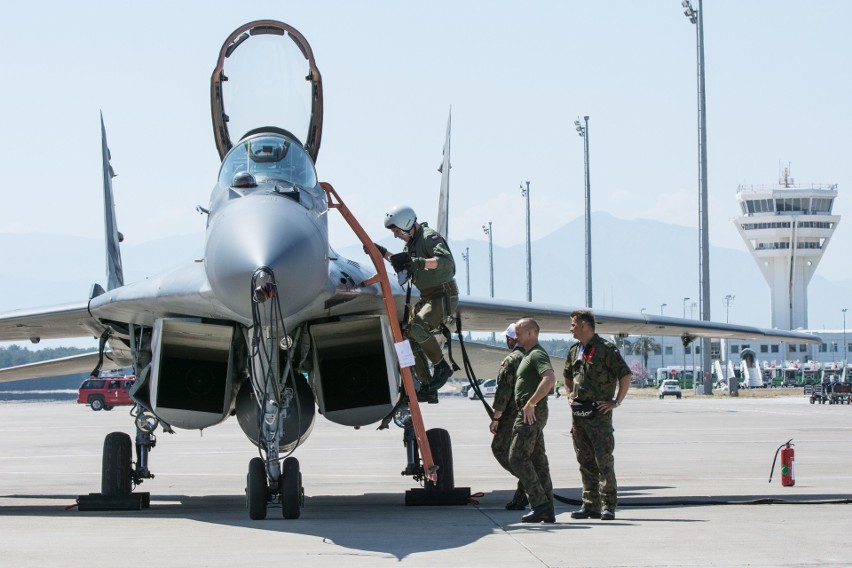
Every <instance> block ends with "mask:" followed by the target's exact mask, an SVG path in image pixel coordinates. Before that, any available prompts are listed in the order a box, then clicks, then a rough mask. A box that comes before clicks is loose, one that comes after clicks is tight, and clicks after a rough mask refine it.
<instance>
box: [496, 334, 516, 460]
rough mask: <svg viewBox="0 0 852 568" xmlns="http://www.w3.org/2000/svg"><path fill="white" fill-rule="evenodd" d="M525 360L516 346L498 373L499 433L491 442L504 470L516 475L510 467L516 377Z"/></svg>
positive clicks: (497, 404)
mask: <svg viewBox="0 0 852 568" xmlns="http://www.w3.org/2000/svg"><path fill="white" fill-rule="evenodd" d="M523 358H524V350H523V349H521V347H520V346H516V347H515V348H514V349H513V350H512V352H511V353H509V354H508V355H507V356H506V358H505V359H503V362H502V363H500V371H499V372H498V373H497V390H496V392H495V393H494V410H495V411H500V412H501V413H502V414H500V418H499V419H498V425H497V433H496V434H494V439H493V440H492V441H491V453H493V454H494V457H495V458H496V459H497V462H498V463H499V464H500V465H501V466H503V469H505V470H506V471H508V472H509V473H511V474H512V475H515V474H514V472H513V471H512V468H511V467H510V466H509V445H510V444H511V443H512V427H513V426H514V424H515V418H516V417H517V416H518V405H517V404H515V377H516V373H517V370H518V365H519V364H520V363H521V359H523Z"/></svg>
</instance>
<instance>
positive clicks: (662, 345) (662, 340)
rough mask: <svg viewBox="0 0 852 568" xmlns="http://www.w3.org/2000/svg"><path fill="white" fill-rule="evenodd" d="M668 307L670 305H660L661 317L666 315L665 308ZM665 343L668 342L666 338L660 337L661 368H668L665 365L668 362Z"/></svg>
mask: <svg viewBox="0 0 852 568" xmlns="http://www.w3.org/2000/svg"><path fill="white" fill-rule="evenodd" d="M666 306H668V304H660V315H664V314H663V308H665V307H666ZM665 341H666V336H665V335H661V336H660V367H661V368H665V367H666V363H665V361H666V343H665Z"/></svg>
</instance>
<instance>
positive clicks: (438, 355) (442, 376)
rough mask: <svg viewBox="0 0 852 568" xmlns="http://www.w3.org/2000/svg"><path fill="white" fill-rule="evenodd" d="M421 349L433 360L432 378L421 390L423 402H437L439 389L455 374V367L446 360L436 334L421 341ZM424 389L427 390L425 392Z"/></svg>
mask: <svg viewBox="0 0 852 568" xmlns="http://www.w3.org/2000/svg"><path fill="white" fill-rule="evenodd" d="M420 349H422V350H423V354H424V355H426V357H427V358H428V359H429V361H431V362H432V375H431V380H430V381H429V384H428V385H427V384H424V385H423V388H422V389H421V391H420V392H421V393H423V398H424V400H423V401H421V402H424V401H425V402H428V403H429V404H435V403H437V402H438V389H439V388H441V387H442V386H444V385H445V384H446V383H447V379H449V378H450V377H451V376H452V374H453V369H452V367H450V365H449V364H448V363H447V362H446V361H444V354H443V353H442V352H441V346H440V345H439V344H438V340H437V339H435V336H434V335H430V336H429V337H428V339H426V341H424V342H423V343H421V344H420ZM424 390H425V391H426V392H425V393H424V392H423V391H424ZM418 398H419V395H418Z"/></svg>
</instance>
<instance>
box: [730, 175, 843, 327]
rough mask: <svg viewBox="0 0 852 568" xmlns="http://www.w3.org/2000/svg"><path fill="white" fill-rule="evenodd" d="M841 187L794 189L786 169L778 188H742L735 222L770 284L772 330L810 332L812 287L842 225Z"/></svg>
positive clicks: (738, 193) (739, 192)
mask: <svg viewBox="0 0 852 568" xmlns="http://www.w3.org/2000/svg"><path fill="white" fill-rule="evenodd" d="M836 197H837V184H833V185H810V186H806V185H796V184H795V183H793V179H792V178H790V177H789V172H788V171H787V168H784V174H783V177H782V178H781V179H780V180H779V185H777V186H770V187H766V186H760V187H758V186H740V187H739V188H738V189H737V201H738V202H739V204H740V207H741V209H742V216H741V217H739V218H737V219H735V220H734V223H735V224H736V226H737V230H738V231H739V233H740V236H741V237H742V238H743V240H744V241H745V243H746V246H747V247H748V249H749V251H750V252H751V255H752V257H754V260H755V261H756V262H757V265H758V267H759V268H760V271H761V272H762V273H763V277H764V278H765V279H766V282H767V283H768V284H769V296H770V310H771V327H772V328H775V329H789V330H794V329H807V327H808V283H809V282H810V280H811V277H812V276H813V274H814V271H815V270H816V268H817V266H818V265H819V261H820V259H821V258H822V255H823V253H824V252H825V249H826V247H827V246H828V241H829V240H830V239H831V235H832V234H833V233H834V230H835V229H836V228H837V224H838V223H839V222H840V216H839V215H832V214H831V210H832V207H833V206H834V199H835V198H836Z"/></svg>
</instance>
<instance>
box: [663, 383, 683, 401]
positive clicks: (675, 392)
mask: <svg viewBox="0 0 852 568" xmlns="http://www.w3.org/2000/svg"><path fill="white" fill-rule="evenodd" d="M659 392H660V398H665V397H667V396H676V397H677V398H680V397H681V394H682V391H681V390H680V383H679V382H678V381H677V379H666V380H665V381H663V382H662V383H660V389H659Z"/></svg>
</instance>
